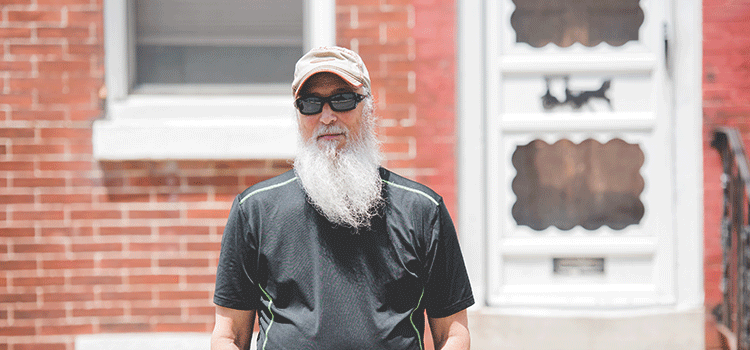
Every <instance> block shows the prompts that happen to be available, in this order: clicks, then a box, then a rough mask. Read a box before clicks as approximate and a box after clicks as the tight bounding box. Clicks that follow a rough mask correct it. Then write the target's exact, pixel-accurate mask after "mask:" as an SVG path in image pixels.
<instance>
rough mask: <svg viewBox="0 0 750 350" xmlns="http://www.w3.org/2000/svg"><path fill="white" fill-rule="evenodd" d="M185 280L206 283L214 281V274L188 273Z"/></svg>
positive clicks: (191, 282)
mask: <svg viewBox="0 0 750 350" xmlns="http://www.w3.org/2000/svg"><path fill="white" fill-rule="evenodd" d="M186 282H187V283H188V284H206V283H215V282H216V275H195V274H190V275H187V276H186Z"/></svg>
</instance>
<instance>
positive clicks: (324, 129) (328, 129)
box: [313, 124, 349, 139]
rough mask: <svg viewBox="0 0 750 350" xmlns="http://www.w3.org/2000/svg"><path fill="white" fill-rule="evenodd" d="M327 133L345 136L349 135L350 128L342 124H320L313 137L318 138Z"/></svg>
mask: <svg viewBox="0 0 750 350" xmlns="http://www.w3.org/2000/svg"><path fill="white" fill-rule="evenodd" d="M326 134H344V136H348V135H349V130H347V129H346V128H344V127H342V126H340V125H335V124H334V125H326V126H320V127H318V128H317V129H316V130H315V132H314V133H313V138H316V139H317V138H318V137H320V136H322V135H326Z"/></svg>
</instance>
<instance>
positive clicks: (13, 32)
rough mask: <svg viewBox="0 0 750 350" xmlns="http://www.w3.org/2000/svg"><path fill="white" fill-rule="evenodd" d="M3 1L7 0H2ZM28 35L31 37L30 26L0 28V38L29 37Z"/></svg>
mask: <svg viewBox="0 0 750 350" xmlns="http://www.w3.org/2000/svg"><path fill="white" fill-rule="evenodd" d="M4 1H7V0H4ZM29 1H30V0H29ZM30 37H31V29H30V28H12V27H11V28H8V27H5V28H0V38H2V39H10V38H30Z"/></svg>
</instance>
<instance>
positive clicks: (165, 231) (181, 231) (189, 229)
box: [159, 226, 210, 236]
mask: <svg viewBox="0 0 750 350" xmlns="http://www.w3.org/2000/svg"><path fill="white" fill-rule="evenodd" d="M209 232H210V230H209V228H208V227H206V226H164V227H160V228H159V234H160V235H198V236H202V235H208V234H209Z"/></svg>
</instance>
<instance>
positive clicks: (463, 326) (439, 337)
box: [428, 310, 471, 350]
mask: <svg viewBox="0 0 750 350" xmlns="http://www.w3.org/2000/svg"><path fill="white" fill-rule="evenodd" d="M428 322H430V329H431V330H432V341H433V342H434V343H435V349H436V350H468V349H469V347H470V345H471V339H470V338H469V320H468V318H467V316H466V310H461V311H459V312H456V313H455V314H453V315H450V316H448V317H442V318H432V317H428Z"/></svg>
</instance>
